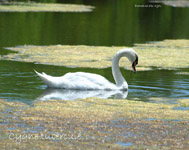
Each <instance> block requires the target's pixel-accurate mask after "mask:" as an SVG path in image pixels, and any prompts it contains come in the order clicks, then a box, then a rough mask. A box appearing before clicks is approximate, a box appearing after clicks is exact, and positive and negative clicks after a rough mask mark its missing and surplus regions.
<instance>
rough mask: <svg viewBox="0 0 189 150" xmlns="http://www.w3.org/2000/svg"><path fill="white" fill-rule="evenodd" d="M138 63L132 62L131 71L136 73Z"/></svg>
mask: <svg viewBox="0 0 189 150" xmlns="http://www.w3.org/2000/svg"><path fill="white" fill-rule="evenodd" d="M137 64H138V63H137V62H136V61H135V62H134V63H133V64H132V68H133V72H134V73H136V65H137Z"/></svg>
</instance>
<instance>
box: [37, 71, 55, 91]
mask: <svg viewBox="0 0 189 150" xmlns="http://www.w3.org/2000/svg"><path fill="white" fill-rule="evenodd" d="M34 71H35V73H36V74H37V75H38V76H39V77H40V78H41V80H42V81H43V82H44V83H45V84H46V85H47V86H48V87H54V85H53V82H52V81H51V80H50V76H49V75H47V74H45V73H44V72H43V73H42V74H41V73H39V72H37V71H36V70H34Z"/></svg>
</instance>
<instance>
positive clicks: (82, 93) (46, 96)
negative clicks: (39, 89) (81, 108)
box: [37, 88, 128, 100]
mask: <svg viewBox="0 0 189 150" xmlns="http://www.w3.org/2000/svg"><path fill="white" fill-rule="evenodd" d="M127 95H128V91H120V90H116V91H107V90H68V89H52V88H47V89H46V90H45V91H44V92H43V93H42V94H41V95H40V96H39V97H38V98H37V100H50V99H56V100H76V99H80V98H81V99H85V98H88V97H97V98H103V99H107V98H112V99H125V98H126V97H127Z"/></svg>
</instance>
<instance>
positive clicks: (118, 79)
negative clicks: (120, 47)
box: [112, 51, 126, 87]
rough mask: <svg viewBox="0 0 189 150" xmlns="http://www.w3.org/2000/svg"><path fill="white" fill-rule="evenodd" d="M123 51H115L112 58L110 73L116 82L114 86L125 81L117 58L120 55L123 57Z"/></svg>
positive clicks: (120, 84)
mask: <svg viewBox="0 0 189 150" xmlns="http://www.w3.org/2000/svg"><path fill="white" fill-rule="evenodd" d="M124 53H125V51H119V52H118V53H116V54H115V55H114V57H113V60H112V74H113V77H114V80H115V82H116V86H118V87H120V86H122V85H123V84H124V83H126V81H125V79H124V77H123V75H122V74H121V71H120V68H119V60H120V58H121V57H123V55H124Z"/></svg>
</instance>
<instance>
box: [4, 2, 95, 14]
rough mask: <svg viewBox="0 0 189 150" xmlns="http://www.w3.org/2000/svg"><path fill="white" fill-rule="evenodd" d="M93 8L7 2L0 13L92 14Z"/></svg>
mask: <svg viewBox="0 0 189 150" xmlns="http://www.w3.org/2000/svg"><path fill="white" fill-rule="evenodd" d="M93 9H94V7H92V6H86V5H76V4H58V3H36V2H6V3H4V4H3V5H0V12H90V11H92V10H93Z"/></svg>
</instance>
